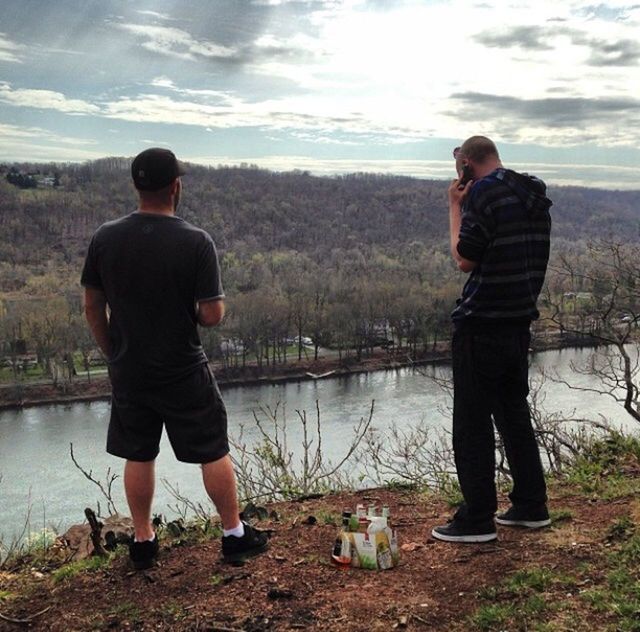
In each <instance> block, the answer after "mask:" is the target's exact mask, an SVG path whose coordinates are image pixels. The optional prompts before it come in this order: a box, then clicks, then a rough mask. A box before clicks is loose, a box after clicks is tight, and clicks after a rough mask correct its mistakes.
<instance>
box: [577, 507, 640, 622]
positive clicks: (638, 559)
mask: <svg viewBox="0 0 640 632" xmlns="http://www.w3.org/2000/svg"><path fill="white" fill-rule="evenodd" d="M609 532H610V533H614V534H615V535H616V536H620V537H622V538H623V541H622V543H621V544H619V545H618V548H617V549H616V550H615V551H613V552H612V553H611V554H610V555H609V556H608V558H607V560H606V562H607V566H608V568H606V567H605V569H604V570H606V571H607V572H606V575H605V579H604V581H603V582H602V583H600V584H599V585H597V586H594V587H593V588H591V589H589V590H585V591H583V592H581V593H580V599H581V600H582V601H583V602H584V603H586V604H587V605H588V607H590V608H591V609H593V610H594V611H595V612H599V613H602V614H605V615H607V617H608V618H610V619H611V621H612V624H614V625H615V630H616V632H638V631H640V535H638V534H635V533H634V534H633V535H629V523H628V521H627V520H626V519H625V517H623V518H621V519H619V520H617V521H616V522H614V523H613V525H612V527H611V528H610V530H609ZM625 538H626V539H625ZM618 541H619V540H618Z"/></svg>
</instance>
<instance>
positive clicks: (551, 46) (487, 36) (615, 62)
mask: <svg viewBox="0 0 640 632" xmlns="http://www.w3.org/2000/svg"><path fill="white" fill-rule="evenodd" d="M558 38H564V39H563V40H560V41H559V40H558ZM567 38H568V40H569V45H570V46H573V47H584V48H587V49H588V56H587V57H586V58H585V59H584V63H585V64H587V65H589V66H635V65H637V64H638V63H639V62H640V44H639V43H638V41H637V40H636V39H630V38H623V37H615V38H614V37H609V38H607V39H604V38H600V37H598V36H596V35H593V34H591V33H589V32H587V31H585V30H579V29H576V28H568V27H565V26H556V25H546V26H537V25H535V26H530V25H527V26H510V27H506V28H503V29H501V30H498V31H494V30H491V31H483V32H481V33H478V34H477V35H475V36H474V37H473V39H474V40H475V41H476V42H478V43H479V44H481V45H483V46H487V47H490V48H504V49H510V48H520V49H523V50H526V51H552V50H562V51H563V54H565V55H566V54H567V42H566V39H567Z"/></svg>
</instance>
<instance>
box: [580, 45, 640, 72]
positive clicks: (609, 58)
mask: <svg viewBox="0 0 640 632" xmlns="http://www.w3.org/2000/svg"><path fill="white" fill-rule="evenodd" d="M587 45H588V46H590V47H591V55H590V57H589V59H588V60H587V63H588V64H589V65H591V66H636V65H637V64H638V62H640V44H639V43H638V41H637V40H630V39H626V40H618V41H606V40H596V39H592V40H590V41H589V42H588V43H587Z"/></svg>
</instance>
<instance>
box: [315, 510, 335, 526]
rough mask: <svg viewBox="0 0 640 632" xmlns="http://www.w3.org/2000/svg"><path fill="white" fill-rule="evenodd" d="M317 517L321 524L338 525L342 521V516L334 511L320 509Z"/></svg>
mask: <svg viewBox="0 0 640 632" xmlns="http://www.w3.org/2000/svg"><path fill="white" fill-rule="evenodd" d="M316 518H317V519H318V522H319V523H320V524H329V525H332V526H334V527H337V526H338V525H339V524H340V522H341V517H340V516H339V515H338V514H337V513H335V512H333V511H324V510H320V511H318V512H317V514H316Z"/></svg>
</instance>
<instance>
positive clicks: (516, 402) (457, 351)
mask: <svg viewBox="0 0 640 632" xmlns="http://www.w3.org/2000/svg"><path fill="white" fill-rule="evenodd" d="M454 157H455V159H456V170H457V172H458V174H459V176H460V178H459V179H457V180H454V181H453V182H452V183H451V186H450V187H449V191H448V197H449V222H450V233H451V253H452V255H453V258H454V260H455V261H456V263H457V265H458V267H459V268H460V269H461V270H462V271H463V272H466V273H469V278H468V279H467V282H466V283H465V285H464V289H463V290H462V296H461V298H460V299H458V301H457V306H456V308H455V309H454V310H453V313H452V319H453V324H454V334H453V340H452V359H453V382H454V405H453V448H454V454H455V462H456V470H457V474H458V480H459V482H460V488H461V491H462V495H463V497H464V503H463V504H462V505H461V506H460V508H459V509H458V511H457V512H456V514H455V515H454V517H453V519H452V520H450V521H449V523H448V524H447V525H444V526H438V527H435V528H434V529H433V531H432V535H433V537H434V538H437V539H439V540H444V541H447V542H487V541H490V540H494V539H495V538H496V526H495V523H496V522H497V523H498V524H502V525H507V526H520V527H525V528H527V527H528V528H540V527H543V526H546V525H548V524H550V520H549V514H548V511H547V506H546V501H547V496H546V486H545V481H544V475H543V470H542V464H541V460H540V453H539V450H538V446H537V444H536V439H535V435H534V432H533V428H532V425H531V416H530V412H529V406H528V403H527V395H528V393H529V386H528V358H527V352H528V349H529V342H530V333H529V329H530V325H531V321H532V320H535V319H537V318H538V316H539V313H538V310H537V308H536V301H537V299H538V295H539V294H540V290H541V288H542V284H543V282H544V276H545V272H546V268H547V262H548V259H549V236H550V231H551V217H550V215H549V208H550V207H551V204H552V202H551V200H549V199H548V198H547V197H546V195H545V193H546V186H545V184H544V183H543V182H542V181H541V180H539V179H537V178H535V177H532V176H528V175H527V174H520V173H516V172H515V171H512V170H510V169H505V168H504V167H503V166H502V162H501V161H500V157H499V154H498V150H497V148H496V146H495V144H494V143H493V142H492V141H491V140H490V139H489V138H486V137H484V136H472V137H471V138H469V139H467V140H466V141H465V142H464V143H463V145H462V146H461V147H459V148H456V150H454ZM468 178H470V179H469V180H468V181H467V182H466V183H465V182H464V181H465V180H467V179H468ZM494 423H495V426H496V428H497V430H498V432H499V433H500V435H501V437H502V440H503V443H504V448H505V453H506V456H507V461H508V463H509V469H510V471H511V475H512V477H513V489H512V492H511V494H510V495H509V498H510V500H511V507H510V508H509V509H508V510H507V511H506V512H504V513H502V514H498V516H494V514H495V512H496V510H497V501H496V486H495V439H494V430H493V424H494Z"/></svg>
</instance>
